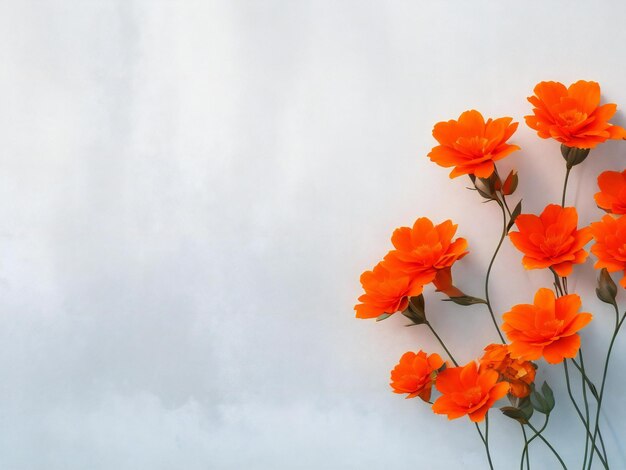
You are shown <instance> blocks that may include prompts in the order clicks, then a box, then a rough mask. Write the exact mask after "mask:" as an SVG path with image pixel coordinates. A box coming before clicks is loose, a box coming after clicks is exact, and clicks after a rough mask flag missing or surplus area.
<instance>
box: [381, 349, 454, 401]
mask: <svg viewBox="0 0 626 470" xmlns="http://www.w3.org/2000/svg"><path fill="white" fill-rule="evenodd" d="M442 366H443V359H441V357H440V356H439V354H430V355H427V354H426V353H425V352H424V351H419V352H417V353H414V352H406V353H404V354H403V355H402V357H401V358H400V362H399V363H398V364H397V365H396V367H394V368H393V370H392V371H391V383H390V384H389V385H391V386H392V387H393V391H394V393H408V396H407V398H414V397H420V398H421V399H422V400H424V401H428V400H430V392H431V389H432V385H433V383H434V381H435V377H437V371H438V370H439V369H441V367H442Z"/></svg>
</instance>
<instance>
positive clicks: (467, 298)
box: [442, 295, 487, 306]
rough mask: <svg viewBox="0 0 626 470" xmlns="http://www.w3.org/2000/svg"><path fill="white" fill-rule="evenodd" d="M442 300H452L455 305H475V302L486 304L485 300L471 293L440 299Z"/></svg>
mask: <svg viewBox="0 0 626 470" xmlns="http://www.w3.org/2000/svg"><path fill="white" fill-rule="evenodd" d="M442 300H443V301H444V302H454V303H455V304H457V305H464V306H467V305H476V304H486V303H487V302H486V301H485V300H483V299H479V298H478V297H472V296H471V295H460V296H458V297H450V298H448V299H442Z"/></svg>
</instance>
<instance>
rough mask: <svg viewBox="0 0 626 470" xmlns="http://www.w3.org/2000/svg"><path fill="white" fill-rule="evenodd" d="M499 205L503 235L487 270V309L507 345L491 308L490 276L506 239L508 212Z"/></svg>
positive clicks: (504, 342) (503, 342)
mask: <svg viewBox="0 0 626 470" xmlns="http://www.w3.org/2000/svg"><path fill="white" fill-rule="evenodd" d="M497 201H498V205H499V206H500V209H501V210H502V235H501V236H500V241H499V242H498V246H497V247H496V251H494V252H493V256H492V257H491V261H489V267H488V268H487V275H486V276H485V301H486V302H487V308H488V309H489V314H490V315H491V320H492V321H493V326H495V327H496V331H497V332H498V336H499V337H500V341H502V344H506V341H505V340H504V336H502V332H501V331H500V327H499V326H498V322H497V321H496V316H495V315H494V313H493V309H492V308H491V301H490V300H489V276H491V268H493V263H494V261H495V260H496V256H497V255H498V252H499V251H500V247H501V246H502V242H503V241H504V238H505V237H506V212H504V205H503V204H502V203H501V202H500V201H499V200H497Z"/></svg>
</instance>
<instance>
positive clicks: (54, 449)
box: [0, 0, 626, 470]
mask: <svg viewBox="0 0 626 470" xmlns="http://www.w3.org/2000/svg"><path fill="white" fill-rule="evenodd" d="M625 17H626V3H624V2H620V1H617V0H616V1H604V2H583V1H564V0H560V1H553V2H542V1H526V2H512V1H500V2H490V1H471V2H467V1H458V2H452V1H440V2H402V1H398V2H385V1H379V2H376V1H361V0H352V1H341V2H337V1H298V2H294V1H283V2H279V1H224V2H214V1H199V0H198V1H193V0H187V1H185V0H180V1H165V0H161V1H152V0H150V1H149V0H145V1H140V0H109V1H105V0H101V1H92V0H74V1H73V0H65V1H47V2H44V1H21V2H9V1H4V2H0V57H1V58H2V67H0V86H1V87H2V90H4V92H3V93H2V101H1V104H0V135H1V136H2V145H1V147H0V311H1V314H0V377H1V380H0V423H1V424H0V466H1V467H2V468H3V469H11V470H18V469H19V470H30V469H46V470H57V469H59V470H60V469H87V468H88V469H93V470H100V469H119V470H124V469H133V470H135V469H186V470H194V469H207V468H210V469H219V470H221V469H241V468H250V469H282V468H284V469H380V468H387V467H390V468H394V469H397V470H404V469H407V470H408V469H411V470H413V469H417V468H424V469H450V468H460V467H461V466H463V467H465V468H472V469H474V468H485V459H484V455H483V449H482V447H481V446H480V441H479V440H478V438H477V436H476V434H475V431H474V429H473V426H472V425H471V424H470V423H469V421H467V420H458V421H454V422H452V423H448V422H447V421H446V419H445V418H443V417H441V416H435V415H433V414H432V413H431V412H430V411H429V410H428V409H427V408H425V407H423V406H420V403H418V402H417V401H416V400H403V399H402V398H401V397H400V396H397V395H394V394H392V393H390V390H389V387H388V374H389V370H390V368H391V367H392V366H393V365H394V364H395V363H396V361H397V359H398V358H399V357H400V355H401V354H402V353H403V352H405V351H406V350H416V349H418V348H423V349H426V350H430V351H437V350H439V349H438V346H437V344H436V343H435V342H434V341H433V339H432V338H431V337H430V336H429V334H428V332H427V331H426V330H424V329H420V328H404V324H405V323H406V322H405V321H404V320H403V318H398V317H394V318H391V319H389V320H387V321H385V322H383V323H378V324H376V323H374V322H365V321H357V320H356V319H354V318H353V316H354V313H353V311H352V307H353V305H354V303H355V300H356V298H357V297H358V295H359V294H360V286H359V282H358V278H359V274H360V273H361V272H362V271H363V270H365V269H368V268H370V267H371V266H373V264H375V262H377V260H378V259H379V258H380V257H381V256H382V255H383V254H384V253H386V251H387V250H388V248H389V240H388V239H389V236H390V234H391V231H392V230H393V229H394V228H395V227H397V226H401V225H409V224H411V223H412V222H413V221H414V220H415V218H416V217H418V216H429V217H431V218H432V219H434V220H443V219H446V218H452V219H453V220H454V221H455V222H457V223H458V224H459V234H460V235H462V236H464V237H466V238H467V239H468V240H469V243H470V250H471V255H470V256H468V257H467V258H465V259H464V260H463V261H462V262H461V263H459V265H458V267H457V269H456V278H457V279H458V281H459V284H460V285H462V287H463V288H464V289H465V290H466V291H468V292H470V293H473V294H476V295H481V284H482V276H483V274H484V271H485V269H486V264H487V259H488V256H489V253H490V252H491V251H492V250H493V248H494V246H495V243H496V242H497V238H498V234H499V230H500V227H499V223H500V222H499V212H498V208H497V206H494V205H484V204H481V203H480V202H479V200H478V198H477V197H476V195H475V193H470V192H469V191H467V190H466V189H465V186H466V182H465V181H462V180H461V179H458V180H454V181H451V180H449V179H448V176H447V173H448V172H447V171H446V170H444V169H442V168H440V167H437V166H435V165H434V164H432V163H430V162H429V160H428V159H427V158H426V156H425V155H426V153H427V152H428V151H429V149H430V147H432V146H433V142H434V141H433V139H432V137H431V135H430V132H431V128H432V125H433V123H434V122H436V121H439V120H444V119H449V118H452V117H456V116H458V114H459V113H460V112H461V111H463V110H465V109H470V108H477V109H479V110H481V111H482V112H483V113H484V114H486V115H488V116H502V115H509V116H513V117H514V118H515V119H516V120H520V121H523V116H524V115H525V114H527V113H528V112H529V110H530V105H529V104H528V103H527V102H526V97H527V96H528V95H529V94H531V91H532V88H533V86H534V84H535V83H537V82H538V81H540V80H547V79H554V80H560V81H563V82H572V81H575V80H578V79H581V78H583V79H592V80H597V81H599V82H600V83H601V85H602V87H603V93H604V94H605V97H606V99H607V100H609V101H611V102H615V103H618V105H620V107H621V109H622V110H624V109H626V81H625V78H624V77H626V64H625V63H624V60H623V53H622V51H621V48H622V47H623V44H625V43H626V29H624V18H625ZM615 122H616V123H618V124H621V125H625V124H626V117H625V116H624V114H623V111H620V112H619V114H618V115H617V117H616V119H615ZM514 141H515V142H516V143H518V144H519V145H521V146H522V148H523V150H522V151H520V152H518V153H516V154H515V155H514V156H511V157H510V158H507V159H506V160H505V161H503V163H502V168H503V169H504V170H505V171H508V170H509V169H510V168H512V167H516V168H518V169H519V171H520V177H521V183H520V187H519V190H518V194H519V195H521V196H523V198H524V207H525V210H526V211H532V212H538V211H540V210H541V209H542V208H543V206H544V205H545V204H547V203H548V202H555V201H557V200H558V198H559V195H560V187H561V184H562V178H563V176H564V175H563V173H564V168H563V161H562V159H561V157H560V156H559V149H558V145H557V144H555V143H554V142H549V141H542V140H540V139H538V138H537V137H536V136H535V135H534V133H533V132H532V131H531V130H530V129H528V128H527V127H526V126H525V125H524V124H523V123H522V124H521V125H520V129H519V131H518V132H517V134H516V136H515V139H514ZM625 155H626V143H616V142H613V143H608V144H606V145H603V146H602V147H600V148H599V149H598V150H597V151H594V152H593V153H592V155H591V156H590V157H589V159H588V160H587V161H586V162H585V163H584V164H583V165H581V166H580V167H577V168H576V170H575V172H573V174H572V178H571V186H570V196H569V202H570V203H573V202H576V204H577V205H578V207H579V209H580V213H581V222H583V223H588V222H590V221H591V220H594V219H597V218H598V217H599V216H600V211H599V210H598V209H597V208H596V207H595V205H594V202H593V199H592V195H593V193H594V192H595V178H596V176H597V174H598V173H599V172H600V171H602V170H603V169H605V168H610V169H619V170H621V169H623V168H624V167H626V165H625V162H626V159H625V157H624V156H625ZM520 258H521V257H520V255H519V254H518V253H517V252H516V251H515V250H514V249H513V247H512V246H511V245H510V244H509V243H507V244H506V245H505V247H504V250H503V253H502V256H501V258H500V259H499V260H498V261H497V263H496V266H495V269H494V278H493V302H494V305H495V307H496V309H497V310H498V312H499V313H502V312H504V311H505V310H506V309H508V308H509V307H510V306H511V305H513V304H515V303H519V302H528V301H530V299H531V298H532V294H533V292H534V290H535V289H537V288H538V287H540V286H546V285H549V281H550V279H549V277H548V275H547V274H546V273H541V272H525V271H524V270H523V269H522V267H521V264H520ZM594 279H595V273H594V271H593V269H592V263H591V262H588V263H587V264H586V265H584V266H582V267H580V268H578V269H577V270H576V274H575V276H574V278H573V280H572V282H571V284H570V285H573V286H575V288H576V289H577V291H578V292H580V293H581V294H582V295H584V304H585V308H586V309H587V310H590V311H592V312H593V313H594V314H595V321H594V322H593V323H592V324H591V325H590V327H589V328H587V329H586V330H585V332H584V333H583V338H584V344H585V349H586V352H587V357H588V359H587V361H588V362H589V363H591V364H594V365H595V367H594V368H593V371H592V376H593V377H594V378H596V379H597V378H598V377H599V363H600V360H601V357H602V356H603V354H604V351H605V348H606V343H607V338H608V336H609V328H610V326H611V321H612V313H611V311H610V310H609V309H608V308H607V307H606V306H605V305H602V304H600V303H599V302H598V301H597V300H596V299H595V296H594V295H593V288H594V283H595V280H594ZM621 297H622V298H621V300H622V302H624V297H625V296H624V295H623V294H622V295H621ZM438 299H439V298H438V296H437V295H436V294H434V293H433V292H432V291H431V290H428V291H427V307H428V311H429V315H430V316H431V318H432V322H433V324H434V325H435V326H436V327H437V328H438V329H439V330H440V332H441V334H442V336H444V337H446V338H447V339H448V341H449V342H450V343H451V344H454V345H455V346H454V348H455V351H456V352H457V355H458V356H459V357H460V358H462V360H463V361H466V360H470V359H472V358H474V357H476V356H478V355H479V354H480V352H481V349H482V346H483V345H484V344H486V343H488V342H492V341H494V340H495V337H494V334H493V331H492V326H491V325H490V323H489V319H488V316H487V312H486V311H485V309H483V308H482V307H480V306H476V307H471V308H466V309H463V308H461V307H455V306H453V305H450V304H447V303H443V302H440V301H439V300H438ZM623 305H626V304H623ZM624 357H626V338H622V340H621V341H620V342H619V343H618V345H617V347H616V350H615V355H614V359H615V360H614V363H613V371H612V374H611V376H610V379H609V380H610V382H609V385H610V387H611V393H610V395H609V396H608V397H607V399H606V405H605V406H606V413H605V416H604V418H605V419H607V420H608V427H607V435H606V436H605V439H606V444H607V446H608V450H609V454H610V457H611V459H612V462H613V464H614V467H615V468H624V467H626V449H625V447H624V441H623V436H624V435H625V434H626V425H625V424H624V423H626V408H625V407H624V406H622V404H621V399H620V397H621V396H623V393H622V391H623V390H624V387H626V375H625V374H624V373H623V371H624V367H625V365H626V361H625V359H624ZM539 377H540V380H541V379H544V378H547V379H548V380H549V382H550V383H551V384H552V385H553V388H554V389H555V391H556V393H557V395H558V397H559V398H558V400H559V402H558V404H557V409H556V411H555V416H554V418H553V420H552V422H551V424H550V427H549V428H548V431H547V435H548V436H550V437H551V438H552V439H553V440H554V442H555V444H556V445H557V447H558V448H559V449H560V450H561V452H562V454H563V455H564V457H565V458H566V459H569V462H575V461H576V459H577V458H579V457H580V455H581V452H582V451H581V442H582V433H581V429H580V427H579V426H578V422H577V419H576V417H575V416H574V414H573V410H572V408H571V406H570V404H569V402H568V401H567V400H566V399H565V393H564V387H563V376H562V369H561V368H559V367H556V368H551V369H547V368H546V367H545V365H542V367H541V371H540V375H539ZM498 415H499V413H498V412H496V413H494V414H493V419H492V440H493V443H492V446H493V448H494V458H495V461H496V466H497V468H502V469H508V468H517V465H518V456H519V454H520V452H521V448H520V430H519V426H517V425H516V424H515V423H513V422H512V421H510V420H508V419H505V418H504V417H501V416H498ZM620 436H621V437H620ZM620 439H621V442H620ZM509 456H514V457H513V458H510V457H509ZM532 457H533V461H534V462H535V468H548V469H549V468H556V467H555V464H554V461H553V459H552V457H551V456H550V455H549V454H548V453H546V452H545V450H544V448H543V447H542V446H541V445H534V444H533V448H532Z"/></svg>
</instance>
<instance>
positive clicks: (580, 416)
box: [563, 361, 609, 469]
mask: <svg viewBox="0 0 626 470" xmlns="http://www.w3.org/2000/svg"><path fill="white" fill-rule="evenodd" d="M563 369H564V370H565V383H566V384H567V394H568V395H569V398H570V400H571V402H572V404H573V405H574V408H575V409H576V414H577V415H578V417H579V418H580V421H581V422H582V423H583V426H585V432H586V433H587V435H588V436H590V435H591V431H590V430H589V425H588V424H587V423H586V422H585V418H584V417H583V414H582V413H581V411H580V408H578V405H577V404H576V400H575V399H574V395H573V394H572V385H571V383H570V380H569V370H568V369H567V361H563ZM591 448H592V449H595V451H596V452H597V453H598V458H599V459H600V460H601V461H602V465H604V468H606V469H608V468H609V467H608V466H607V463H606V460H604V458H602V455H600V450H599V449H598V448H597V446H596V443H595V441H593V439H592V441H591ZM592 455H593V453H592Z"/></svg>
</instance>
